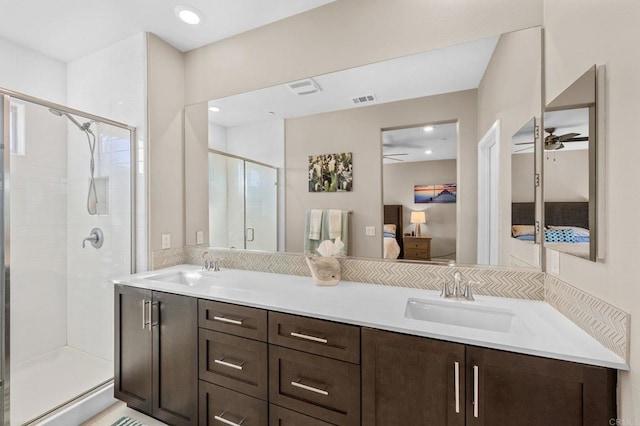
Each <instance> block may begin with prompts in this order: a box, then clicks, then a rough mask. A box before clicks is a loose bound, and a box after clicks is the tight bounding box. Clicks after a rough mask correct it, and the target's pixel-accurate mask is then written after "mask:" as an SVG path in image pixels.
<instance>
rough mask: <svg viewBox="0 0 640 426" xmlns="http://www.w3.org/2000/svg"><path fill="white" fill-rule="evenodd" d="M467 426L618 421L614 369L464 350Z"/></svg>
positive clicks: (586, 425) (588, 425)
mask: <svg viewBox="0 0 640 426" xmlns="http://www.w3.org/2000/svg"><path fill="white" fill-rule="evenodd" d="M466 358H467V366H466V370H467V389H466V395H467V425H470V426H480V425H482V426H493V425H514V424H517V425H519V426H540V425H563V426H598V425H607V424H610V423H609V422H610V420H611V419H615V418H616V377H617V372H616V370H612V369H608V368H603V367H594V366H589V365H584V364H577V363H573V362H567V361H559V360H553V359H548V358H540V357H535V356H530V355H522V354H515V353H511V352H503V351H498V350H492V349H485V348H478V347H475V346H467V355H466Z"/></svg>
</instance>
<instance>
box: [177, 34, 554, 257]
mask: <svg viewBox="0 0 640 426" xmlns="http://www.w3.org/2000/svg"><path fill="white" fill-rule="evenodd" d="M523 67H526V69H522V68H523ZM504 73H507V75H508V76H511V78H512V80H511V81H514V80H515V81H517V80H518V79H519V78H522V76H523V75H527V76H528V77H527V78H529V80H530V81H526V82H524V81H523V82H522V84H521V87H526V90H522V91H520V92H514V90H513V89H512V88H511V87H508V85H500V84H495V83H494V82H499V81H501V80H504V78H503V76H502V74H504ZM540 76H541V30H540V28H529V29H526V30H521V31H516V32H513V33H507V34H503V35H497V36H495V37H489V38H484V39H480V40H475V41H471V42H467V43H463V44H460V45H455V46H451V47H447V48H442V49H437V50H433V51H428V52H422V53H418V54H414V55H410V56H403V57H399V58H396V59H393V60H389V61H384V62H380V63H374V64H370V65H365V66H361V67H356V68H352V69H347V70H344V71H340V72H335V73H331V74H326V75H320V76H313V77H311V78H309V79H305V80H301V81H296V82H292V83H287V84H282V85H278V86H273V87H268V88H264V89H260V90H256V91H253V92H249V93H242V94H238V95H234V96H230V97H226V98H221V99H214V100H211V101H209V102H207V103H202V104H195V105H190V106H187V107H186V108H185V144H186V146H185V161H186V165H185V170H186V180H185V182H186V191H185V192H186V197H187V200H186V223H185V235H186V240H187V245H194V244H207V245H211V246H223V247H236V248H243V247H246V248H251V247H252V246H251V245H250V244H248V243H249V242H250V241H248V240H250V239H251V240H259V239H261V238H262V235H263V234H269V235H270V238H271V241H270V244H271V247H276V248H277V250H279V251H287V252H302V251H303V250H304V247H305V241H304V239H305V238H306V237H305V234H306V233H307V228H308V218H309V211H310V210H336V209H337V210H342V211H343V212H348V213H349V215H348V219H347V220H348V224H349V229H348V231H346V232H347V233H348V234H347V235H345V237H346V239H347V240H348V254H349V255H351V256H358V257H372V258H382V257H383V253H384V237H385V227H384V225H385V224H387V222H389V221H390V219H388V218H387V217H385V211H386V210H388V209H386V208H385V206H391V205H394V206H400V207H401V209H400V210H399V214H398V217H397V218H396V219H394V220H397V221H399V222H398V225H399V226H398V227H397V229H395V231H394V233H395V235H396V240H397V241H402V239H403V237H405V236H408V237H410V236H411V233H412V232H414V233H415V228H416V225H417V224H418V223H419V222H415V220H420V218H418V219H415V217H414V218H413V219H415V220H414V221H413V222H412V216H414V215H412V213H414V212H420V211H422V212H424V213H426V214H425V221H424V222H423V223H420V226H421V227H422V228H421V230H422V233H423V234H424V236H429V237H430V238H431V241H430V243H431V249H432V251H431V254H432V256H431V257H432V258H433V260H441V261H443V262H448V261H450V260H454V261H456V262H457V263H465V264H474V263H476V249H477V241H476V235H477V190H478V188H477V156H478V154H477V144H478V140H479V136H480V135H481V134H483V133H484V132H485V131H486V130H487V129H486V128H485V127H486V126H484V123H486V122H489V120H490V121H491V123H492V122H493V121H495V119H496V118H498V117H500V118H501V120H502V122H503V123H504V126H505V128H506V129H507V132H506V133H505V135H509V136H505V137H506V138H507V139H506V140H509V139H510V137H511V135H512V134H513V132H515V130H517V129H518V128H520V127H521V126H522V124H523V123H524V122H525V121H526V119H528V118H530V117H533V116H537V115H540V114H541V112H540V111H541V109H542V107H541V105H540V99H541V94H540V93H541V92H540V90H541V83H540ZM532 88H533V89H532ZM534 89H535V90H534ZM485 106H486V108H485ZM430 127H433V130H431V129H429V130H425V129H428V128H430ZM502 145H503V150H504V153H502V154H501V155H502V157H503V158H510V155H511V148H510V143H508V142H504V143H503V144H502ZM441 149H445V150H447V152H448V154H446V155H445V156H443V157H439V155H440V152H439V151H440V150H441ZM414 151H415V152H421V153H422V156H423V158H420V159H411V160H410V157H411V156H412V155H414V154H413V153H414ZM427 151H431V154H425V153H426V152H427ZM339 154H350V155H349V157H348V158H349V161H350V162H349V164H348V165H344V164H342V163H341V164H340V165H337V164H336V163H335V161H334V163H333V166H334V168H336V167H342V168H343V169H345V170H346V169H347V168H348V170H349V177H350V179H352V180H350V185H351V187H350V188H349V189H351V190H350V191H345V190H339V191H335V192H327V191H311V190H310V185H309V181H310V179H311V178H312V176H311V174H312V173H313V170H314V167H315V166H316V165H310V161H311V160H310V158H316V159H317V158H319V157H318V156H325V155H327V156H328V157H326V158H327V159H330V158H334V159H335V158H343V157H337V156H336V155H339ZM404 154H406V155H404ZM332 155H333V156H332ZM215 156H226V157H224V158H227V159H228V158H231V159H233V161H231V160H228V161H227V160H225V161H221V157H218V160H217V163H219V164H218V170H211V167H213V168H214V169H215V167H216V165H215V162H213V161H212V160H211V158H212V157H214V158H215ZM424 156H431V158H424ZM344 158H347V157H344ZM327 161H328V163H327V164H328V165H327V167H331V161H330V160H327ZM240 163H243V164H244V166H242V167H244V169H245V170H246V168H247V164H259V165H261V166H264V167H266V168H267V169H269V170H274V171H275V174H274V173H271V174H268V173H263V174H259V173H257V172H256V173H253V178H251V177H248V176H247V174H246V173H245V174H244V175H243V177H242V178H241V177H240V173H239V170H240V167H241V166H240V165H239V164H240ZM231 164H233V166H232V165H231ZM508 164H509V163H508V162H507V166H508ZM318 167H319V166H318ZM232 169H233V170H235V171H233V170H232ZM409 169H412V170H411V171H408V170H409ZM501 176H502V178H503V179H505V178H506V179H510V171H509V167H505V168H503V171H502V174H501ZM252 179H253V180H252ZM530 180H531V181H532V180H533V177H531V178H530ZM240 183H242V185H244V186H243V188H244V189H242V191H241V192H242V194H240V192H238V191H239V190H238V189H237V188H238V185H239V184H240ZM251 185H253V186H254V190H253V191H251V190H250V189H249V187H250V186H251ZM329 186H331V185H328V186H327V187H329ZM274 187H275V191H267V188H271V189H273V188H274ZM383 187H384V188H385V189H384V195H383ZM421 187H431V188H432V189H433V188H436V189H437V188H441V189H442V188H444V189H445V190H446V191H447V192H448V193H450V195H452V196H453V197H454V200H453V201H452V200H450V201H449V202H448V203H441V204H438V203H422V202H419V201H418V202H416V201H417V198H416V196H417V195H416V194H417V193H418V192H419V191H420V188H421ZM212 188H216V191H217V192H215V193H214V192H212V191H213V190H212ZM256 188H257V189H256ZM249 192H253V193H254V194H255V193H257V194H259V195H261V196H262V195H265V194H266V193H267V192H269V193H270V194H272V195H273V196H274V197H275V199H274V198H269V200H266V198H260V197H259V198H258V200H257V201H256V200H255V199H254V200H253V201H247V197H248V195H247V193H249ZM439 192H442V191H439ZM232 194H235V195H233V196H232ZM445 195H446V193H445ZM241 203H242V204H243V207H242V209H241V208H240V207H239V206H240V204H241ZM250 205H251V206H250ZM274 205H275V206H277V207H276V211H277V214H276V217H277V218H276V220H275V221H274V220H272V221H270V222H269V223H270V224H271V225H269V226H271V227H272V229H270V230H268V231H267V230H266V229H265V230H262V229H260V228H261V227H264V226H266V225H265V224H266V223H267V221H266V220H265V221H262V222H264V223H262V222H261V223H259V224H257V222H253V223H249V222H250V220H255V219H250V217H253V218H261V219H263V218H265V217H267V212H272V211H273V206H274ZM510 206H511V198H510V196H509V194H508V193H505V194H504V199H501V200H500V209H501V222H500V223H501V225H500V226H501V227H503V228H504V229H503V230H502V231H501V233H502V234H504V235H510V227H511V217H510V216H511V211H510ZM250 208H253V209H256V210H257V212H253V213H249V212H248V209H250ZM214 211H216V212H217V213H216V214H217V215H214V214H213V213H212V212H214ZM418 216H419V215H418ZM231 222H233V223H231ZM414 222H415V223H414ZM240 223H241V224H242V227H241V226H240ZM254 223H255V224H254ZM231 226H233V227H235V228H234V229H237V231H235V233H234V238H235V240H234V242H233V243H231V242H230V241H231V239H230V237H229V236H228V235H226V234H225V235H217V234H219V233H220V232H221V230H224V229H229V228H230V227H231ZM273 227H275V229H273ZM212 234H216V235H212ZM386 234H387V236H388V235H389V233H388V232H387V233H386ZM406 234H409V235H406ZM414 236H415V235H414ZM274 238H275V241H273V239H274ZM257 248H259V249H262V248H261V247H257ZM510 250H511V249H510V247H509V243H508V239H506V237H505V239H504V243H503V244H502V252H503V253H502V256H501V262H500V265H503V266H527V267H533V268H539V264H536V263H535V262H531V263H527V264H526V265H525V264H515V263H514V262H512V261H511V254H510ZM388 257H390V258H398V259H402V258H404V256H403V254H401V253H400V252H398V255H397V256H393V255H390V256H388Z"/></svg>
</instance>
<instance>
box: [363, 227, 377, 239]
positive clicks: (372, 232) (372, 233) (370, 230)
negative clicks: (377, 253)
mask: <svg viewBox="0 0 640 426" xmlns="http://www.w3.org/2000/svg"><path fill="white" fill-rule="evenodd" d="M364 234H365V235H366V236H367V237H374V236H375V235H376V227H375V226H365V228H364Z"/></svg>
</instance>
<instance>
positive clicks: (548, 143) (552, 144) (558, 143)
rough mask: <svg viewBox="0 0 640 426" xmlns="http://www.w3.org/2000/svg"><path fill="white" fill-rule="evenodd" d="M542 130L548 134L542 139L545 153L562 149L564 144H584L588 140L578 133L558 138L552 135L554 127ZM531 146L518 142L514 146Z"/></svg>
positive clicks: (528, 143)
mask: <svg viewBox="0 0 640 426" xmlns="http://www.w3.org/2000/svg"><path fill="white" fill-rule="evenodd" d="M544 130H545V132H547V133H549V135H548V136H547V137H545V138H544V149H545V150H547V151H555V150H558V149H562V148H564V144H565V142H585V141H588V140H589V137H588V136H580V133H565V134H564V135H560V136H558V135H554V134H553V132H555V131H556V128H555V127H548V128H546V129H544ZM531 144H533V142H520V143H517V144H515V145H531ZM523 151H524V150H523Z"/></svg>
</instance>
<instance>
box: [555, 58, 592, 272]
mask: <svg viewBox="0 0 640 426" xmlns="http://www.w3.org/2000/svg"><path fill="white" fill-rule="evenodd" d="M596 86H597V80H596V67H595V66H594V67H592V68H591V69H589V70H588V71H587V72H585V73H584V74H583V75H582V76H581V77H580V78H578V79H577V80H576V81H575V82H574V83H573V84H571V86H569V87H568V88H567V89H566V90H565V91H564V92H562V93H561V94H560V95H558V97H557V98H555V99H554V100H552V101H551V102H550V103H549V104H547V106H546V108H545V113H544V135H545V137H544V160H543V161H544V201H545V202H544V225H545V230H544V246H545V248H548V249H552V250H555V251H559V252H563V253H567V254H570V255H573V256H577V257H581V258H584V259H588V260H592V261H595V260H596V257H597V235H598V233H597V227H596V224H597V206H598V199H597V170H596V166H597V151H598V149H597V147H598V138H597V131H596V124H597V117H596V98H597V97H596Z"/></svg>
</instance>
